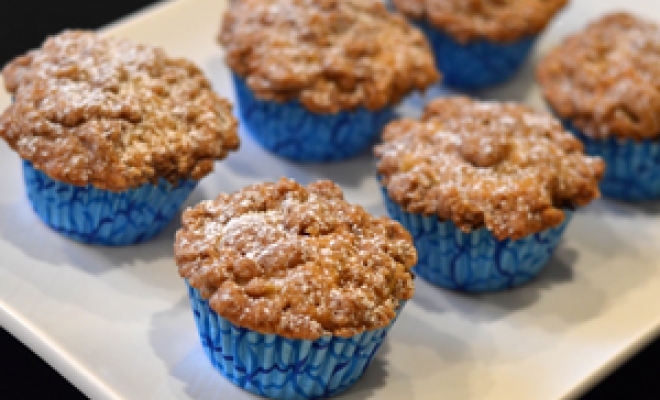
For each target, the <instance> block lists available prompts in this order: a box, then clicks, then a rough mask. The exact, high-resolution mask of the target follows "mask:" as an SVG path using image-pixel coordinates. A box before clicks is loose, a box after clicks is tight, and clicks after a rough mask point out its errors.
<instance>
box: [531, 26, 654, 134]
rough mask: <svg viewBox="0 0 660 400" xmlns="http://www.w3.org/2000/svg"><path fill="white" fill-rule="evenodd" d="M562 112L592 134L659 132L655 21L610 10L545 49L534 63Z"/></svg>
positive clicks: (554, 104)
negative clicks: (539, 60)
mask: <svg viewBox="0 0 660 400" xmlns="http://www.w3.org/2000/svg"><path fill="white" fill-rule="evenodd" d="M538 80H539V83H540V84H541V86H542V88H543V93H544V95H545V97H546V99H547V100H548V102H549V103H550V105H551V106H552V108H553V109H554V110H555V112H557V113H558V114H559V115H560V116H561V117H562V118H566V119H570V120H571V121H572V123H573V124H574V125H575V126H576V127H578V128H579V129H580V130H582V131H583V132H584V133H585V134H586V135H589V136H591V137H595V138H601V137H608V136H616V137H619V138H632V139H637V140H641V139H649V138H657V137H658V136H659V135H660V118H658V116H659V115H660V27H659V26H658V25H656V24H655V23H653V22H650V21H646V20H643V19H640V18H637V17H635V16H632V15H630V14H626V13H615V14H610V15H607V16H605V17H603V18H601V19H600V20H598V21H596V22H594V23H592V24H591V25H589V26H588V28H587V29H586V30H585V31H583V32H581V33H578V34H576V35H573V36H571V37H569V38H568V39H566V41H564V43H563V44H562V45H561V46H559V47H558V48H556V49H555V50H553V51H552V52H550V53H549V54H548V55H547V56H546V57H545V59H544V60H543V61H542V63H541V64H540V66H539V69H538Z"/></svg>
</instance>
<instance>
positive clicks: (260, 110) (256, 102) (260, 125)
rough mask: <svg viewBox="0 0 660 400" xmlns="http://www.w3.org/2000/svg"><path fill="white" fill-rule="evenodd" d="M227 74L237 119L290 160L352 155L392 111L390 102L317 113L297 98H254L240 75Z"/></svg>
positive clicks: (369, 140) (374, 135)
mask: <svg viewBox="0 0 660 400" xmlns="http://www.w3.org/2000/svg"><path fill="white" fill-rule="evenodd" d="M232 76H233V78H234V87H235V90H236V99H237V102H238V109H239V112H240V117H241V121H242V122H243V125H244V126H246V127H247V129H248V131H249V132H250V133H251V134H252V136H253V137H254V138H255V139H256V140H257V141H258V142H259V143H260V144H261V145H262V146H263V147H264V148H266V149H267V150H269V151H271V152H273V153H275V154H277V155H279V156H281V157H284V158H288V159H290V160H294V161H302V162H326V161H338V160H344V159H347V158H350V157H353V156H356V155H358V154H359V153H361V152H362V151H363V150H365V149H366V148H367V147H369V146H370V145H371V144H372V143H373V142H374V141H375V139H376V138H377V137H378V135H379V134H380V133H381V131H382V130H383V127H384V126H385V125H386V124H387V123H388V122H390V121H391V120H392V118H393V117H394V111H393V108H392V107H386V108H384V109H382V110H379V111H369V110H367V109H366V108H358V109H357V110H355V111H342V112H339V113H336V114H317V113H313V112H311V111H308V110H307V109H306V108H305V107H303V106H302V105H301V104H300V103H299V102H298V101H289V102H286V103H278V102H275V101H265V100H260V99H258V98H257V97H256V96H255V95H254V93H253V92H252V90H250V88H249V87H248V86H247V84H246V83H245V80H244V79H242V78H241V77H239V76H238V75H236V74H232Z"/></svg>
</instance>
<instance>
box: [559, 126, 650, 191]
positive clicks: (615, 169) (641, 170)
mask: <svg viewBox="0 0 660 400" xmlns="http://www.w3.org/2000/svg"><path fill="white" fill-rule="evenodd" d="M563 123H564V126H565V127H566V129H568V130H570V131H571V132H573V134H574V135H575V136H576V137H577V138H579V139H580V140H581V141H582V143H584V149H585V152H586V153H587V154H589V155H592V156H599V157H601V158H602V159H603V160H604V161H605V175H604V176H603V180H602V181H601V183H600V190H601V192H602V193H603V195H605V196H607V197H612V198H615V199H620V200H627V201H644V200H656V199H660V141H658V140H648V139H647V140H643V141H636V140H633V139H618V138H615V137H609V138H606V139H594V138H591V137H589V136H587V135H585V134H584V133H582V131H580V130H579V129H577V128H576V127H575V126H574V125H573V124H572V123H571V121H568V120H563Z"/></svg>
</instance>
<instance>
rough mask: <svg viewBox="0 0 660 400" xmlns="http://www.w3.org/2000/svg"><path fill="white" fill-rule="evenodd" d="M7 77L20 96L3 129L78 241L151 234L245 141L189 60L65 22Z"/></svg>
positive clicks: (41, 194) (52, 215)
mask: <svg viewBox="0 0 660 400" xmlns="http://www.w3.org/2000/svg"><path fill="white" fill-rule="evenodd" d="M3 78H4V83H5V87H6V89H7V91H9V92H10V93H11V94H12V95H13V104H12V105H11V106H9V108H8V109H7V110H6V111H5V112H4V114H2V116H1V117H0V136H2V138H3V139H4V140H5V141H6V142H7V144H8V145H9V146H10V147H11V148H12V149H14V150H15V151H16V152H17V153H18V154H19V156H20V157H21V158H22V159H23V172H24V177H25V183H26V187H27V193H28V197H29V199H30V202H31V203H32V206H33V208H34V210H35V211H36V213H37V214H38V215H39V216H40V217H41V219H42V220H43V221H44V222H45V223H46V224H47V225H49V226H50V227H51V228H53V229H54V230H56V231H57V232H60V233H61V234H63V235H66V236H68V237H70V238H73V239H75V240H78V241H82V242H85V243H94V244H105V245H125V244H131V243H136V242H141V241H144V240H147V239H149V238H151V237H152V236H154V235H155V234H157V233H158V232H159V231H160V230H162V228H164V227H165V225H167V223H168V221H169V220H170V219H171V218H172V217H173V216H174V214H175V213H176V212H177V210H178V209H179V207H180V206H181V204H182V203H183V201H184V200H185V199H186V198H187V197H188V194H189V193H190V192H191V191H192V190H193V188H194V187H195V185H196V184H197V181H198V180H199V179H201V178H202V177H203V176H205V175H207V174H208V173H210V172H211V171H212V169H213V161H214V160H219V159H222V158H224V157H225V156H226V155H227V153H228V152H229V151H231V150H236V149H237V148H238V146H239V138H238V135H237V122H236V120H235V119H234V118H233V117H232V115H231V105H230V104H229V103H228V102H227V101H226V100H224V99H221V98H220V97H218V96H217V95H216V94H215V93H214V92H213V91H212V90H211V86H210V83H209V82H208V80H207V79H206V78H205V77H204V75H203V74H202V72H201V71H200V70H199V69H198V68H197V67H196V66H194V65H193V64H192V63H191V62H189V61H186V60H182V59H174V58H169V57H167V56H166V55H165V53H164V52H163V51H162V50H161V49H158V48H154V47H149V46H144V45H139V44H134V43H132V42H130V41H128V40H124V39H118V38H111V37H101V36H98V35H96V34H95V33H92V32H83V31H67V32H64V33H62V34H60V35H57V36H54V37H51V38H49V39H48V40H46V41H45V43H44V44H43V46H42V47H41V48H40V49H37V50H33V51H31V52H29V53H28V54H26V55H24V56H21V57H18V58H16V59H15V60H13V61H12V62H11V63H9V64H8V65H7V66H6V67H5V68H4V70H3Z"/></svg>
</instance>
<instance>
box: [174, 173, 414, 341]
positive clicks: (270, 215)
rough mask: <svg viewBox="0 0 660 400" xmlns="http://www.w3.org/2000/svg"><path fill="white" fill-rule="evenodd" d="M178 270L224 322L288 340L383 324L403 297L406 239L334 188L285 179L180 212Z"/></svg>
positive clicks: (407, 282) (407, 287) (409, 246)
mask: <svg viewBox="0 0 660 400" xmlns="http://www.w3.org/2000/svg"><path fill="white" fill-rule="evenodd" d="M175 257H176V263H177V265H178V267H179V273H180V275H181V276H182V277H184V278H187V279H188V282H189V283H190V285H192V286H193V287H195V288H197V289H198V290H200V292H201V294H202V296H203V297H204V298H208V299H210V300H209V302H210V305H211V308H212V309H213V310H214V311H215V312H217V313H218V314H219V315H221V316H222V317H224V318H226V319H228V320H229V321H231V322H232V323H233V324H235V325H238V326H242V327H246V328H249V329H252V330H255V331H258V332H261V333H275V334H278V335H281V336H285V337H290V338H295V339H310V340H312V339H317V338H319V337H321V336H323V335H335V336H342V337H350V336H353V335H355V334H358V333H361V332H363V331H367V330H375V329H379V328H383V327H385V326H387V325H388V324H389V323H390V322H391V321H392V319H393V318H394V317H395V314H396V310H397V308H398V307H399V301H401V300H407V299H410V298H411V297H412V295H413V291H414V285H413V280H412V274H411V272H410V268H411V267H412V266H413V265H415V263H416V262H417V253H416V251H415V248H414V246H413V242H412V238H411V236H410V234H409V233H408V232H407V231H406V230H405V229H404V228H403V227H402V226H401V225H399V223H397V222H395V221H392V220H390V219H389V218H386V217H379V218H375V217H372V216H371V215H369V214H368V213H367V212H366V211H365V210H364V209H363V208H362V207H360V206H358V205H352V204H349V203H347V202H346V201H344V199H343V193H342V191H341V189H339V187H338V186H336V185H335V184H333V183H332V182H329V181H319V182H316V183H313V184H310V185H308V186H307V187H304V186H301V185H299V184H297V183H296V182H294V181H292V180H288V179H284V178H283V179H280V181H279V182H277V183H263V184H258V185H253V186H249V187H247V188H244V189H243V190H241V191H239V192H236V193H233V194H221V195H220V196H218V197H217V198H216V199H215V200H210V201H204V202H202V203H200V204H198V205H197V206H196V207H194V208H191V209H188V210H186V211H185V213H184V214H183V227H182V228H181V229H180V230H179V231H178V232H177V235H176V243H175Z"/></svg>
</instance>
